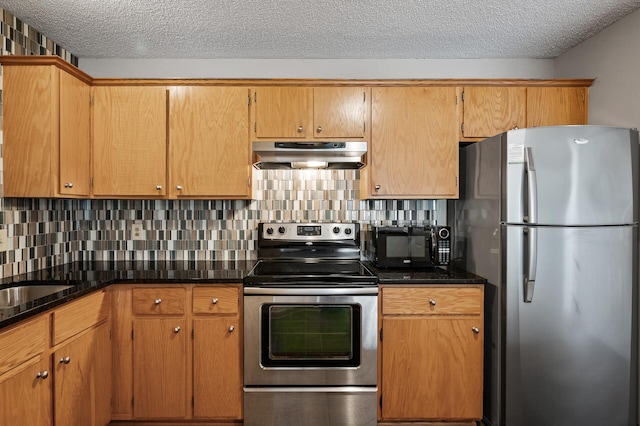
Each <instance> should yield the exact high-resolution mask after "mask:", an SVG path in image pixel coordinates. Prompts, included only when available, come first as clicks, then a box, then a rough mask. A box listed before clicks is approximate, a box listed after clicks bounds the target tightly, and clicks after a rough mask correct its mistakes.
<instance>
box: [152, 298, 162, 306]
mask: <svg viewBox="0 0 640 426" xmlns="http://www.w3.org/2000/svg"><path fill="white" fill-rule="evenodd" d="M153 303H155V304H156V305H159V304H160V303H162V299H156V300H154V302H153Z"/></svg>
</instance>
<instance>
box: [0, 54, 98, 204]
mask: <svg viewBox="0 0 640 426" xmlns="http://www.w3.org/2000/svg"><path fill="white" fill-rule="evenodd" d="M87 77H88V76H87ZM3 114H4V117H3V131H4V137H3V160H4V195H5V196H7V197H77V196H84V197H88V196H89V194H90V178H91V176H90V172H91V167H90V165H91V162H90V143H91V139H90V135H91V131H90V87H89V85H88V84H87V83H86V81H84V80H80V79H78V78H76V77H75V76H72V75H70V74H69V73H67V72H66V71H64V70H61V69H59V68H57V67H56V66H52V65H38V66H29V65H10V64H9V65H4V66H3Z"/></svg>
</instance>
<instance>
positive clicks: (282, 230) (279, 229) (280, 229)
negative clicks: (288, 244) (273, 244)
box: [278, 226, 286, 234]
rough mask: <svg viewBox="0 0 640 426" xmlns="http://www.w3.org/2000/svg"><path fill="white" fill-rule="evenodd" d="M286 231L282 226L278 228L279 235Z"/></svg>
mask: <svg viewBox="0 0 640 426" xmlns="http://www.w3.org/2000/svg"><path fill="white" fill-rule="evenodd" d="M285 231H286V228H285V227H284V226H281V227H280V228H278V232H279V233H281V234H284V233H285Z"/></svg>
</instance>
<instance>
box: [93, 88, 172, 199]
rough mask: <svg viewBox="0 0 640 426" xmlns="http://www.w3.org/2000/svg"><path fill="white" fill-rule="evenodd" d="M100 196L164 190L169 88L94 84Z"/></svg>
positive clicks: (95, 170) (96, 182)
mask: <svg viewBox="0 0 640 426" xmlns="http://www.w3.org/2000/svg"><path fill="white" fill-rule="evenodd" d="M93 95H94V108H93V139H94V140H93V147H94V155H93V175H94V188H93V193H94V195H95V196H98V197H104V196H121V197H129V196H132V197H141V196H147V197H149V196H152V197H156V196H164V195H165V194H166V193H167V192H166V182H167V171H166V169H167V91H166V88H165V87H156V86H98V87H94V88H93Z"/></svg>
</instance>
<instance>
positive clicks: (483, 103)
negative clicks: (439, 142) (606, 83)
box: [458, 80, 589, 141]
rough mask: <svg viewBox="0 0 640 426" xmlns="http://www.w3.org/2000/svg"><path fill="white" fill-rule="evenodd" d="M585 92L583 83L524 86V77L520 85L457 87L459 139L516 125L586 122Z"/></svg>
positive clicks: (476, 137) (472, 138)
mask: <svg viewBox="0 0 640 426" xmlns="http://www.w3.org/2000/svg"><path fill="white" fill-rule="evenodd" d="M547 83H548V82H547ZM567 84H569V83H567ZM572 84H580V81H577V82H575V83H572ZM588 95H589V89H588V87H587V85H586V84H585V85H582V86H578V85H571V86H562V85H561V84H560V83H558V84H557V85H555V86H527V85H526V81H524V80H523V82H522V86H465V87H459V88H458V97H459V99H460V100H461V102H460V104H459V115H460V140H461V141H478V140H482V139H484V138H488V137H491V136H494V135H497V134H499V133H502V132H506V131H507V130H511V129H513V128H516V127H518V128H525V127H539V126H560V125H569V124H587V123H588V113H589V111H588Z"/></svg>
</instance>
